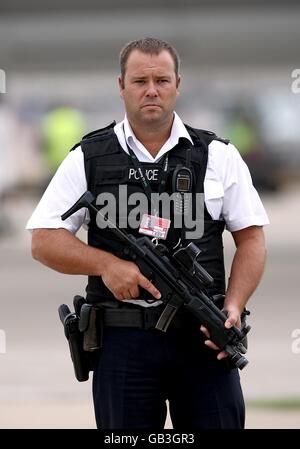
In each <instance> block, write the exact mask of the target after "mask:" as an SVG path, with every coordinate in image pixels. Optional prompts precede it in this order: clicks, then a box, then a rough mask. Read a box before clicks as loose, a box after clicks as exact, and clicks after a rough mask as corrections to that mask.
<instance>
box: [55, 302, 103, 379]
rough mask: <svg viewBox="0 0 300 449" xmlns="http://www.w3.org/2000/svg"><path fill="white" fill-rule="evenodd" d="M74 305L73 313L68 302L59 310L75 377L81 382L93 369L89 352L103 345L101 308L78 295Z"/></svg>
mask: <svg viewBox="0 0 300 449" xmlns="http://www.w3.org/2000/svg"><path fill="white" fill-rule="evenodd" d="M73 305H74V310H75V311H74V312H73V313H72V312H71V311H70V309H69V307H68V306H67V305H66V304H62V305H61V306H60V307H59V309H58V312H59V317H60V319H61V322H62V323H63V326H64V331H65V336H66V338H67V340H68V343H69V349H70V354H71V359H72V362H73V365H74V371H75V377H76V379H77V380H78V381H79V382H84V381H86V380H88V378H89V372H90V371H92V370H93V367H92V363H91V358H90V354H89V353H90V352H93V351H96V350H100V349H101V346H102V332H103V326H101V319H100V318H101V310H100V308H98V307H97V308H96V307H92V306H91V305H90V304H87V303H86V302H85V299H84V298H83V297H82V296H78V295H77V296H75V297H74V300H73ZM99 336H101V341H100V340H99Z"/></svg>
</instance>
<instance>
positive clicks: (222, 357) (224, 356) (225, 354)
mask: <svg viewBox="0 0 300 449" xmlns="http://www.w3.org/2000/svg"><path fill="white" fill-rule="evenodd" d="M226 357H228V354H227V352H226V351H221V352H220V353H219V354H218V355H217V359H218V360H222V359H225V358H226Z"/></svg>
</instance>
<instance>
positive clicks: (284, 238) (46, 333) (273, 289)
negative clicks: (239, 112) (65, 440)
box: [0, 184, 300, 429]
mask: <svg viewBox="0 0 300 449" xmlns="http://www.w3.org/2000/svg"><path fill="white" fill-rule="evenodd" d="M262 199H263V202H264V205H265V207H266V209H267V212H268V214H269V217H270V221H271V225H269V226H267V227H266V228H265V232H266V240H267V247H268V260H267V265H266V269H265V273H264V276H263V279H262V282H261V284H260V286H259V288H258V289H257V290H256V292H255V294H254V295H253V297H252V298H251V299H250V301H249V303H248V307H249V309H250V310H251V315H250V318H249V324H250V325H251V326H252V329H251V332H250V334H249V350H248V353H247V358H248V359H249V361H250V363H249V365H247V367H246V368H245V369H244V370H243V371H241V373H240V375H241V382H242V386H243V391H244V395H245V399H246V402H247V404H249V405H247V419H246V428H248V429H253V428H256V429H261V428H262V429H279V428H280V429H288V428H300V344H299V345H298V344H297V341H296V337H295V336H297V335H299V336H300V330H299V334H297V329H300V301H299V286H298V285H299V273H300V257H299V249H300V232H299V229H300V218H299V213H298V212H297V210H298V208H299V199H300V186H299V185H297V184H295V185H293V184H292V185H289V186H287V187H286V188H285V189H284V190H283V191H281V192H279V193H277V194H275V195H266V194H264V195H262ZM36 202H37V200H36V199H34V198H32V197H30V198H29V197H25V198H24V197H23V196H21V195H19V196H17V197H16V198H14V201H13V202H10V203H9V204H7V205H6V211H7V213H8V216H9V218H10V219H11V221H12V224H13V230H12V231H11V233H10V234H8V235H2V236H1V237H0V252H1V258H0V270H1V271H0V276H1V282H0V298H1V315H0V428H1V429H5V428H7V429H18V428H22V429H40V428H44V429H46V428H47V429H49V428H53V429H58V428H67V429H74V428H84V429H87V428H95V419H94V414H93V405H92V396H91V380H89V381H88V382H83V383H78V382H77V381H76V380H75V378H74V375H73V367H72V364H71V360H70V358H69V352H68V347H67V343H66V341H65V338H64V335H63V329H62V326H61V323H60V322H59V319H58V314H57V308H58V306H59V305H60V304H61V303H63V302H65V303H67V304H69V305H71V302H72V297H73V296H74V295H75V294H83V293H84V287H85V278H84V277H83V276H67V275H63V274H59V273H56V272H54V271H52V270H50V269H48V268H46V267H44V266H42V265H40V264H39V263H37V262H36V261H34V260H32V259H31V256H30V235H29V233H28V232H26V231H24V227H25V224H26V221H27V219H28V217H29V216H30V214H31V212H32V210H33V208H34V206H35V204H36ZM224 246H225V252H226V267H227V275H228V269H229V267H230V261H231V258H232V255H233V251H234V247H233V243H232V239H231V236H230V234H229V233H226V236H225V241H224ZM293 332H294V333H293ZM4 337H5V338H4ZM299 343H300V342H299ZM298 347H299V351H298ZM287 401H290V402H291V403H292V404H293V407H289V406H286V407H284V406H280V404H284V402H287ZM264 403H268V404H269V405H268V406H263V404H264ZM272 404H273V407H272ZM276 404H277V405H276ZM278 404H279V406H278ZM166 428H171V422H170V419H169V417H168V420H167V423H166Z"/></svg>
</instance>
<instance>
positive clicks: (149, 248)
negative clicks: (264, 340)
mask: <svg viewBox="0 0 300 449" xmlns="http://www.w3.org/2000/svg"><path fill="white" fill-rule="evenodd" d="M83 207H85V208H87V209H88V210H89V211H90V213H92V214H95V215H97V214H100V218H101V219H102V220H105V221H106V222H107V224H108V225H109V228H110V231H111V232H113V233H114V235H115V236H116V237H118V239H119V240H120V241H122V242H123V244H124V256H126V258H128V259H129V260H131V261H133V262H135V263H136V264H137V266H138V267H139V269H140V271H141V272H142V274H143V275H144V276H145V277H146V278H148V279H150V280H151V282H153V284H154V285H155V287H156V288H157V289H158V290H159V291H160V292H161V295H162V296H161V301H163V303H164V304H165V308H164V310H163V312H162V314H161V316H160V318H159V320H158V322H157V324H156V326H155V327H156V329H158V330H160V331H162V332H166V330H167V329H168V326H169V324H170V323H171V321H172V319H173V318H174V316H175V314H176V313H177V311H178V310H179V309H180V308H182V307H184V308H185V309H186V310H188V311H189V312H191V313H192V314H193V315H194V316H196V317H197V318H198V320H199V322H200V323H201V324H202V325H203V326H205V327H206V328H207V329H208V331H209V333H210V338H211V340H212V341H213V342H214V343H215V344H216V345H218V346H219V348H220V349H221V350H225V351H226V352H227V353H228V356H229V358H230V360H231V363H232V364H233V366H235V367H237V368H239V369H243V368H244V367H245V366H246V365H247V363H248V360H247V359H246V358H245V357H244V356H243V355H242V354H245V353H246V351H247V349H246V347H245V345H244V344H243V342H244V341H245V340H246V334H247V333H248V332H249V330H250V326H246V324H244V326H242V328H241V329H239V328H237V327H236V326H233V327H231V328H229V329H227V328H225V327H224V323H225V321H226V319H227V316H226V311H222V310H220V309H219V308H218V307H217V305H216V304H215V302H214V298H213V297H211V296H210V295H209V294H207V292H206V290H205V289H207V287H209V286H211V285H212V283H213V278H212V277H211V276H210V275H209V273H207V271H206V270H205V269H204V268H203V267H202V266H201V265H200V264H199V263H198V262H197V257H198V255H199V254H200V252H201V251H200V249H199V248H198V247H197V246H196V245H195V244H194V243H192V242H191V243H189V244H188V245H187V246H186V247H181V248H179V249H177V250H176V251H174V252H173V254H170V253H169V251H168V250H167V249H166V247H165V246H164V245H162V244H158V245H155V244H154V243H153V242H152V241H151V240H150V239H149V238H148V237H139V238H137V237H135V236H133V235H131V234H128V233H126V232H125V231H123V230H121V229H119V228H118V227H117V226H116V224H115V223H112V222H111V221H110V220H109V219H108V218H106V217H105V216H103V214H101V212H100V211H99V210H98V208H97V207H96V206H95V198H94V196H93V195H92V193H91V192H89V191H87V192H85V193H84V194H83V195H82V196H81V197H80V198H79V200H78V201H77V202H76V203H75V204H74V205H73V206H72V207H71V208H70V209H69V210H68V211H67V212H65V213H64V214H63V215H62V216H61V218H62V220H65V219H66V218H68V217H70V216H71V215H72V214H74V213H75V212H77V211H78V210H79V209H81V208H83ZM144 293H145V295H144V298H147V297H148V298H149V297H150V296H151V295H150V293H148V292H146V291H145V290H144ZM147 295H149V296H147ZM141 297H142V296H141ZM152 299H153V298H152ZM246 313H247V311H246Z"/></svg>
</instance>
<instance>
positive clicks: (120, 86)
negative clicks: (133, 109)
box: [118, 76, 124, 98]
mask: <svg viewBox="0 0 300 449" xmlns="http://www.w3.org/2000/svg"><path fill="white" fill-rule="evenodd" d="M118 83H119V93H120V97H121V98H123V90H124V82H123V79H122V77H121V76H119V77H118Z"/></svg>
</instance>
